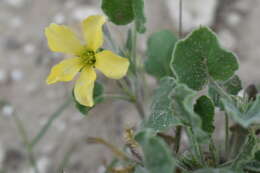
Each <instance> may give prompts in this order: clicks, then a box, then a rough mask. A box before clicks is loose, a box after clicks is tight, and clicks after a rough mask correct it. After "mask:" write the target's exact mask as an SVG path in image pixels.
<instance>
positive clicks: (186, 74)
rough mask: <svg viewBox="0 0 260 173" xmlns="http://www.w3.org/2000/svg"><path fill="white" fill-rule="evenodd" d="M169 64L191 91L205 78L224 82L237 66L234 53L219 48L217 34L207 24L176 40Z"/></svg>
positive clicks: (204, 80) (201, 83) (205, 83)
mask: <svg viewBox="0 0 260 173" xmlns="http://www.w3.org/2000/svg"><path fill="white" fill-rule="evenodd" d="M171 65H172V68H173V71H174V73H175V74H176V76H177V78H178V80H179V81H180V82H181V83H185V84H186V85H188V86H189V87H190V88H192V89H194V90H201V89H203V88H204V87H205V86H206V85H207V83H208V79H209V77H211V78H213V79H214V80H217V81H226V80H228V79H229V78H230V77H232V76H233V75H234V72H235V71H236V70H237V69H238V62H237V59H236V57H235V55H234V54H233V53H231V52H229V51H227V50H225V49H223V48H221V46H220V44H219V41H218V39H217V36H216V35H215V34H214V33H213V32H212V31H211V30H210V29H209V28H207V27H200V28H199V29H197V30H195V31H193V32H192V33H191V34H190V35H189V36H188V37H187V38H185V39H184V40H180V41H179V42H178V43H177V45H176V48H175V50H174V53H173V59H172V64H171Z"/></svg>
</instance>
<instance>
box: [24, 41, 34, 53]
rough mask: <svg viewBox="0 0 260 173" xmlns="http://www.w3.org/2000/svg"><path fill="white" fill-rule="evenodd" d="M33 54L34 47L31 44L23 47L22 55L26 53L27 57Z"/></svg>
mask: <svg viewBox="0 0 260 173" xmlns="http://www.w3.org/2000/svg"><path fill="white" fill-rule="evenodd" d="M34 52H35V45H33V44H31V43H27V44H26V45H25V46H24V53H26V54H27V55H31V54H33V53H34Z"/></svg>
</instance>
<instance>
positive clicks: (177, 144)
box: [174, 126, 182, 153]
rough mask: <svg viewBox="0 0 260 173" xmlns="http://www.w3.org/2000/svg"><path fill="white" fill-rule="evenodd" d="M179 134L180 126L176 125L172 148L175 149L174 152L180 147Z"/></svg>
mask: <svg viewBox="0 0 260 173" xmlns="http://www.w3.org/2000/svg"><path fill="white" fill-rule="evenodd" d="M181 136H182V127H181V126H177V128H176V134H175V139H176V142H175V145H174V150H175V152H176V153H178V152H179V149H180V143H181Z"/></svg>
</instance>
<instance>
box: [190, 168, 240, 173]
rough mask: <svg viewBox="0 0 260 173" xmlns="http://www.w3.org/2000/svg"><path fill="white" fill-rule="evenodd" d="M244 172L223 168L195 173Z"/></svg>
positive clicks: (196, 172) (206, 169) (201, 170)
mask: <svg viewBox="0 0 260 173" xmlns="http://www.w3.org/2000/svg"><path fill="white" fill-rule="evenodd" d="M243 172H244V171H242V170H239V171H237V170H236V171H235V170H231V169H229V168H222V169H214V168H205V169H200V170H198V171H195V172H194V173H243Z"/></svg>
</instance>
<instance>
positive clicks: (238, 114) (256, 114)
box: [221, 95, 260, 128]
mask: <svg viewBox="0 0 260 173" xmlns="http://www.w3.org/2000/svg"><path fill="white" fill-rule="evenodd" d="M221 102H222V103H223V106H224V109H225V111H226V113H227V114H228V115H229V116H230V117H232V118H233V120H234V121H235V122H237V123H239V124H240V125H241V126H243V127H244V128H248V127H249V126H250V125H252V124H259V123H260V95H258V96H257V97H256V100H255V101H254V102H253V103H252V105H251V106H249V108H248V109H247V110H241V109H239V108H238V107H237V106H236V105H235V103H234V102H233V101H231V100H229V99H225V98H222V99H221Z"/></svg>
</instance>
